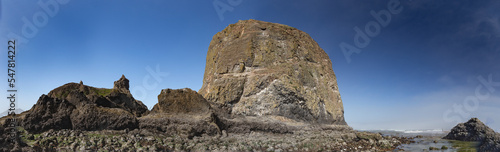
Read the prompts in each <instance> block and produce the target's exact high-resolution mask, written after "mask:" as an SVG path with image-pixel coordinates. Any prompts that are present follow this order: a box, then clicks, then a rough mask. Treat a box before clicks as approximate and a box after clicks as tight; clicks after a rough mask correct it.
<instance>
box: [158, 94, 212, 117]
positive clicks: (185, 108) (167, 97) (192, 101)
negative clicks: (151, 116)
mask: <svg viewBox="0 0 500 152" xmlns="http://www.w3.org/2000/svg"><path fill="white" fill-rule="evenodd" d="M151 113H169V114H205V115H206V114H209V113H211V108H210V104H209V103H208V102H207V100H205V98H203V96H201V95H200V94H198V93H197V92H196V91H193V90H191V89H189V88H184V89H177V90H172V89H163V90H161V93H160V95H158V103H157V104H156V105H154V107H153V109H152V110H151Z"/></svg>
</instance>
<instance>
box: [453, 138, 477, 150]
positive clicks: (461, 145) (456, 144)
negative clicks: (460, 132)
mask: <svg viewBox="0 0 500 152" xmlns="http://www.w3.org/2000/svg"><path fill="white" fill-rule="evenodd" d="M450 142H451V144H452V147H453V148H456V149H457V150H458V151H459V152H476V151H477V145H478V142H472V141H459V140H450Z"/></svg>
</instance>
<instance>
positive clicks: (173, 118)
mask: <svg viewBox="0 0 500 152" xmlns="http://www.w3.org/2000/svg"><path fill="white" fill-rule="evenodd" d="M216 120H217V118H216V116H215V115H214V113H213V110H212V108H211V107H210V104H209V103H208V102H207V100H205V98H203V97H202V96H201V95H200V94H198V93H197V92H196V91H193V90H191V89H189V88H184V89H163V90H162V91H161V93H160V94H159V95H158V103H157V104H155V105H154V107H153V109H152V110H151V112H150V113H149V114H148V115H146V116H144V117H141V118H139V122H140V125H139V127H140V128H141V129H152V130H157V131H160V132H164V133H167V134H172V135H181V136H184V137H188V138H192V137H194V136H200V135H202V134H208V135H216V134H219V133H220V129H219V127H218V125H217V124H216Z"/></svg>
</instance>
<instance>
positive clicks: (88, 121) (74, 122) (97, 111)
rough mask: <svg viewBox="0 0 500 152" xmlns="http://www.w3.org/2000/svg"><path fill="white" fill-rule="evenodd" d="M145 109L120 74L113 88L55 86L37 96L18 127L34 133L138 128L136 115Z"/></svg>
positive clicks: (144, 111) (139, 114)
mask: <svg viewBox="0 0 500 152" xmlns="http://www.w3.org/2000/svg"><path fill="white" fill-rule="evenodd" d="M125 86H126V87H125ZM147 111H148V109H147V107H146V106H145V105H144V104H143V103H142V102H141V101H138V100H135V99H134V98H133V97H132V95H131V94H130V92H129V90H128V80H127V79H126V78H125V77H124V76H122V78H121V79H120V80H118V81H116V82H115V87H114V89H103V88H94V87H90V86H86V85H83V83H82V82H80V83H79V84H78V83H68V84H65V85H63V86H61V87H58V88H56V89H54V90H52V91H50V92H49V93H48V95H42V96H41V97H40V98H39V99H38V101H37V103H36V104H35V105H34V106H33V107H32V108H31V110H30V111H29V112H28V113H27V114H26V116H25V119H23V121H22V126H23V127H24V128H25V129H26V130H28V131H30V132H34V133H37V132H43V131H46V130H49V129H56V130H58V129H77V130H103V129H127V128H129V129H134V128H137V127H138V121H137V119H136V117H138V116H141V115H143V114H144V113H146V112H147Z"/></svg>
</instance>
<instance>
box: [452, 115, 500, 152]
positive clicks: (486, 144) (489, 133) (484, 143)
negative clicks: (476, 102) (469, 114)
mask: <svg viewBox="0 0 500 152" xmlns="http://www.w3.org/2000/svg"><path fill="white" fill-rule="evenodd" d="M443 139H451V140H460V141H477V142H479V145H478V150H479V151H500V134H499V133H496V132H495V131H494V130H493V129H491V128H490V127H488V126H486V125H485V124H484V123H483V122H481V121H480V120H479V119H477V118H472V119H470V120H469V121H467V122H465V123H460V124H458V125H457V126H455V127H453V129H451V131H450V133H448V134H447V135H446V136H445V137H443Z"/></svg>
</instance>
